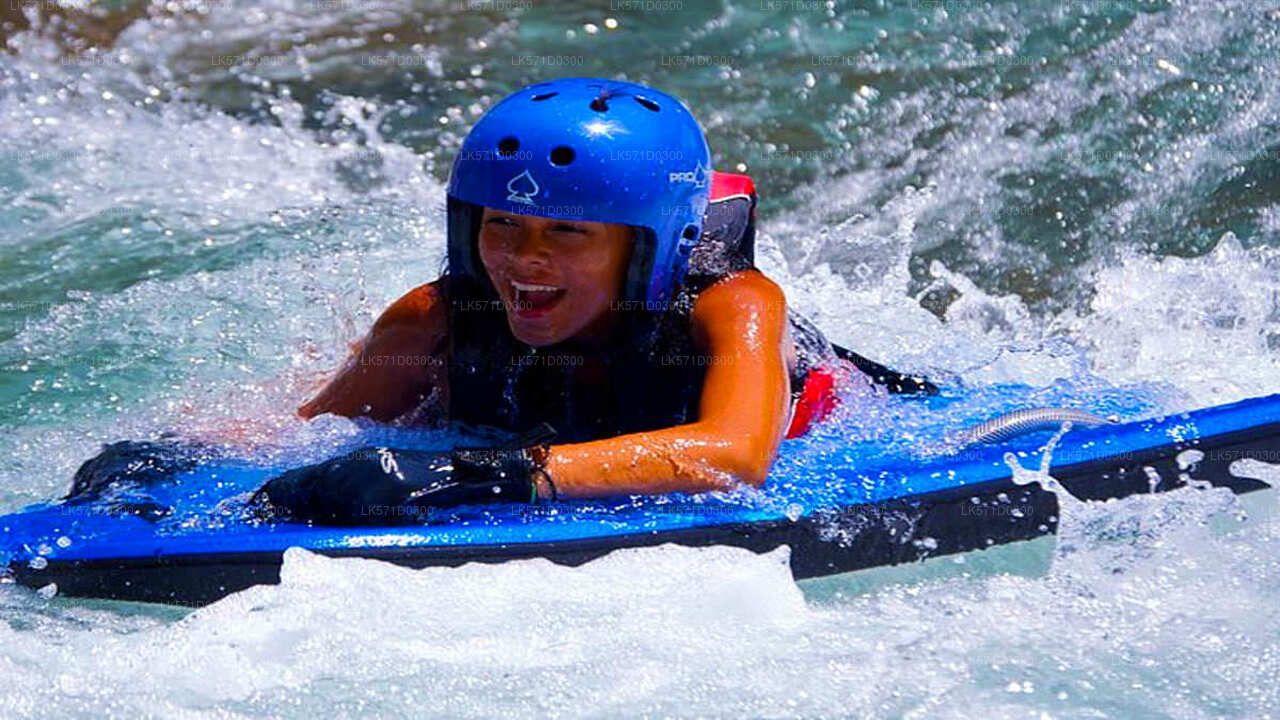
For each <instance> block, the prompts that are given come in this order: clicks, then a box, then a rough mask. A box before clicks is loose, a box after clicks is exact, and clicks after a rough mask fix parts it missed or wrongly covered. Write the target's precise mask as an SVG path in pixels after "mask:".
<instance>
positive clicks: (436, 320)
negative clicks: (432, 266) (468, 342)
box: [373, 279, 448, 334]
mask: <svg viewBox="0 0 1280 720" xmlns="http://www.w3.org/2000/svg"><path fill="white" fill-rule="evenodd" d="M447 309H448V303H447V301H446V298H445V295H444V281H443V279H440V280H435V281H432V282H429V283H426V284H425V285H419V286H418V287H416V288H414V289H412V290H410V291H409V292H407V293H405V294H404V295H402V296H401V297H400V298H399V299H398V300H396V301H395V302H393V303H391V305H390V306H389V307H387V309H386V310H384V311H383V312H382V315H380V316H379V317H378V320H377V321H376V322H375V323H374V324H373V333H374V334H378V333H382V332H386V331H389V330H393V329H394V330H404V329H407V328H413V329H417V330H421V331H443V330H444V329H445V326H446V324H447V322H448V312H447Z"/></svg>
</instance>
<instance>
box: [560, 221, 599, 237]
mask: <svg viewBox="0 0 1280 720" xmlns="http://www.w3.org/2000/svg"><path fill="white" fill-rule="evenodd" d="M551 231H552V232H557V233H569V234H571V235H590V234H591V231H590V230H587V229H586V228H584V227H582V226H580V225H566V224H563V223H561V224H559V225H555V226H553V227H552V228H551Z"/></svg>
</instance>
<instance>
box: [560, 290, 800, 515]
mask: <svg viewBox="0 0 1280 720" xmlns="http://www.w3.org/2000/svg"><path fill="white" fill-rule="evenodd" d="M693 323H694V336H695V339H696V340H698V341H699V342H700V344H702V345H703V346H704V347H705V351H706V352H707V353H708V354H709V355H710V356H711V363H710V367H709V368H708V370H707V375H706V381H705V384H704V386H703V391H702V396H701V402H700V406H699V417H698V420H697V422H694V423H689V424H685V425H677V426H675V427H671V428H664V429H662V430H654V431H650V432H642V433H632V434H628V435H621V436H618V437H615V438H609V439H607V440H596V441H592V442H586V443H576V444H572V445H558V446H555V447H553V448H552V451H551V455H550V459H549V460H548V463H547V471H548V473H549V474H550V475H551V478H552V479H553V481H554V482H555V485H556V490H557V492H558V493H559V494H560V495H561V496H562V497H601V496H608V495H622V494H632V493H665V492H677V491H678V492H704V491H707V490H722V489H726V488H729V487H732V486H733V485H734V484H736V483H738V482H745V483H747V484H750V485H754V486H760V485H763V484H764V481H765V477H766V475H767V474H768V471H769V466H770V465H771V464H772V462H773V458H774V454H775V453H776V452H777V449H778V445H779V444H780V443H781V442H782V437H783V433H784V432H785V430H786V422H787V410H788V403H789V398H790V379H789V377H788V375H787V371H786V365H785V355H784V349H783V345H784V340H785V338H786V335H787V333H786V328H787V323H786V299H785V297H784V295H783V293H782V290H781V289H780V288H779V287H778V286H777V285H776V284H775V283H773V282H772V281H771V280H769V279H768V278H766V277H765V276H764V275H761V274H760V273H758V272H756V271H747V272H742V273H738V274H736V275H733V276H731V277H730V278H727V279H725V280H724V281H722V282H720V283H718V284H716V285H714V286H712V287H710V288H708V289H707V290H706V291H704V292H703V293H702V294H701V295H700V296H699V297H698V301H697V304H696V305H695V306H694V309H693Z"/></svg>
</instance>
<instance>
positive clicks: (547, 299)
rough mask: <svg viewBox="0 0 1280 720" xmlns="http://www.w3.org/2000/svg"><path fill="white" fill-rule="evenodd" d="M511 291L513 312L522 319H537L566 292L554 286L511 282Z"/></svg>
mask: <svg viewBox="0 0 1280 720" xmlns="http://www.w3.org/2000/svg"><path fill="white" fill-rule="evenodd" d="M511 290H512V292H513V293H514V295H515V311H516V314H517V315H520V316H522V317H537V316H538V315H543V314H545V313H547V312H549V311H550V310H551V308H553V307H555V305H556V303H558V302H560V299H561V298H563V297H564V295H565V293H566V292H568V291H567V290H565V289H564V288H561V287H556V286H554V285H537V284H534V283H522V282H517V281H515V280H512V281H511Z"/></svg>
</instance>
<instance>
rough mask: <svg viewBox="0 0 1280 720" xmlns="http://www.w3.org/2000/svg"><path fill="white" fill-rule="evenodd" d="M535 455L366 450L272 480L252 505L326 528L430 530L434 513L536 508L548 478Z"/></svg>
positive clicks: (493, 451) (529, 451) (516, 451)
mask: <svg viewBox="0 0 1280 720" xmlns="http://www.w3.org/2000/svg"><path fill="white" fill-rule="evenodd" d="M536 452H537V451H536V450H535V449H534V448H521V449H508V448H486V449H465V450H454V451H453V452H451V453H441V452H431V451H422V450H392V449H388V448H382V447H372V448H364V449H362V450H357V451H355V452H353V453H349V454H347V455H343V456H342V457H338V458H334V459H332V460H326V461H325V462H322V463H319V464H316V465H308V466H307V467H302V468H298V469H296V470H290V471H289V472H287V473H285V474H283V475H280V476H279V477H276V478H273V479H271V480H268V481H267V482H266V484H264V485H263V486H262V487H261V488H260V489H259V490H258V491H257V492H256V493H254V496H253V501H254V502H255V503H257V504H258V505H259V507H260V508H261V509H264V510H266V511H267V513H268V514H270V515H273V516H277V517H278V516H285V517H289V518H292V519H294V520H309V521H312V522H316V523H321V524H330V525H400V524H407V523H415V522H423V521H426V520H427V519H428V518H429V513H430V511H431V509H433V508H446V507H453V506H455V505H475V504H487V503H499V502H520V503H532V502H534V501H536V500H537V499H538V492H537V485H536V484H535V482H534V475H535V473H538V472H544V471H543V470H542V469H541V463H539V462H536V461H535V459H534V455H535V453H536ZM548 480H549V478H548ZM264 501H265V502H264Z"/></svg>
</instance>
